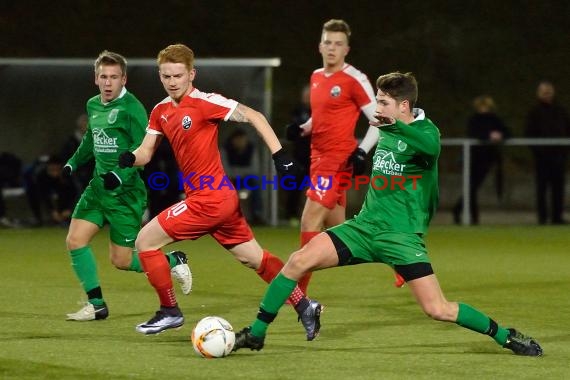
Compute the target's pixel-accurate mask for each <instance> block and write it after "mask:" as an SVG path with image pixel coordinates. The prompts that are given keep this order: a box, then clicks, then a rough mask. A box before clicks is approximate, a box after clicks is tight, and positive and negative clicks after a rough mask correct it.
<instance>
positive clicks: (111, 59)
mask: <svg viewBox="0 0 570 380" xmlns="http://www.w3.org/2000/svg"><path fill="white" fill-rule="evenodd" d="M112 65H119V66H120V67H121V72H122V73H123V76H125V75H127V60H126V58H125V57H123V56H122V55H120V54H118V53H113V52H112V51H109V50H103V51H102V52H101V54H99V56H98V57H97V59H96V60H95V63H94V64H93V67H94V68H95V73H98V72H99V67H100V66H112Z"/></svg>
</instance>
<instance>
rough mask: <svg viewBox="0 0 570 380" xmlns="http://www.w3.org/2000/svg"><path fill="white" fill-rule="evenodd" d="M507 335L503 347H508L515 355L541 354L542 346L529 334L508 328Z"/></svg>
mask: <svg viewBox="0 0 570 380" xmlns="http://www.w3.org/2000/svg"><path fill="white" fill-rule="evenodd" d="M508 330H509V336H508V337H507V343H505V344H504V346H503V347H504V348H508V349H509V350H511V351H513V352H514V353H515V354H516V355H523V356H542V348H541V347H540V345H539V344H538V342H537V341H536V340H534V339H533V338H531V337H530V336H526V335H523V334H521V333H520V332H519V331H517V330H515V329H513V328H509V329H508Z"/></svg>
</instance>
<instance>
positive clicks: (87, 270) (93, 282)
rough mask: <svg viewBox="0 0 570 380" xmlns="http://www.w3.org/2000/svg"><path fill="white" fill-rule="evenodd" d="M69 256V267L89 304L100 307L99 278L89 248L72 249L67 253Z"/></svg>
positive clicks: (101, 297) (101, 302) (101, 299)
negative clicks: (71, 268)
mask: <svg viewBox="0 0 570 380" xmlns="http://www.w3.org/2000/svg"><path fill="white" fill-rule="evenodd" d="M69 254H70V256H71V266H72V267H73V271H74V272H75V275H76V276H77V278H78V279H79V282H80V283H81V286H82V287H83V290H84V291H85V293H87V297H88V298H89V302H90V303H92V304H93V305H102V304H103V296H102V295H101V287H100V285H99V277H97V263H96V262H95V256H93V251H91V248H90V247H89V246H85V247H83V248H78V249H74V250H72V251H70V252H69Z"/></svg>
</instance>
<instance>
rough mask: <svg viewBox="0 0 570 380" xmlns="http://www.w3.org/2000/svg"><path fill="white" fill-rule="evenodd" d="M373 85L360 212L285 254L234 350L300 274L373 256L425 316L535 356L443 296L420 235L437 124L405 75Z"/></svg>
mask: <svg viewBox="0 0 570 380" xmlns="http://www.w3.org/2000/svg"><path fill="white" fill-rule="evenodd" d="M376 86H377V87H378V92H377V94H376V103H377V104H376V114H375V116H376V118H377V119H378V123H375V125H376V126H377V127H378V128H379V129H380V130H381V133H380V138H379V141H378V145H377V147H376V151H375V153H374V161H373V169H372V176H371V180H370V181H371V182H370V186H369V190H368V194H367V195H366V199H365V200H364V205H363V206H362V209H361V210H360V213H359V214H358V215H357V216H355V217H354V218H353V219H350V220H348V221H346V222H345V223H343V224H341V225H339V226H336V227H332V228H330V229H328V230H327V231H325V232H322V233H320V234H319V235H317V236H316V237H315V238H313V239H312V240H311V241H310V242H309V243H308V244H307V245H305V246H304V247H303V248H301V249H300V250H298V251H296V252H295V253H293V254H292V255H291V256H290V257H289V260H288V261H287V263H286V264H285V266H284V267H283V269H282V270H281V272H280V273H279V274H278V275H277V276H276V277H275V279H274V280H273V281H272V282H271V284H270V285H269V287H268V288H267V291H266V292H265V295H264V297H263V300H262V301H261V305H260V308H259V312H258V314H257V318H256V319H255V321H254V322H253V324H252V325H251V326H249V327H246V328H244V329H243V330H242V331H240V332H239V333H237V334H236V343H235V345H234V351H235V350H238V349H240V348H250V349H252V350H260V349H261V348H263V345H264V340H265V334H266V331H267V328H268V326H269V324H270V323H271V322H272V321H273V319H274V318H275V317H276V315H277V312H278V311H279V308H280V307H281V305H283V303H284V302H285V300H286V299H287V297H289V294H290V293H291V291H292V289H293V288H294V287H295V286H296V284H297V281H299V279H301V278H302V277H303V276H304V275H305V274H306V273H309V272H312V271H315V270H319V269H325V268H331V267H336V266H343V265H355V264H361V263H373V262H380V263H385V264H387V265H389V266H391V267H392V268H394V270H395V271H396V272H397V273H399V274H400V275H401V276H402V277H403V278H404V279H405V280H406V282H407V283H408V284H409V288H410V290H411V291H412V293H413V295H414V298H415V299H416V301H417V302H418V304H419V305H420V307H421V308H422V310H423V312H424V313H426V314H427V315H428V316H430V317H431V318H433V319H435V320H438V321H444V322H454V323H456V324H458V325H459V326H462V327H465V328H467V329H470V330H473V331H476V332H479V333H481V334H487V335H489V336H490V337H491V338H492V339H494V340H495V342H497V343H498V344H499V345H501V346H502V347H505V348H508V349H511V350H512V351H513V352H514V353H515V354H519V355H528V356H541V355H542V348H541V347H540V345H539V344H538V343H537V342H536V341H535V340H534V339H533V338H531V337H528V336H525V335H523V334H521V333H520V332H519V331H517V330H515V329H513V328H505V327H503V326H500V325H499V324H497V322H495V321H494V320H493V319H491V318H490V317H488V316H487V315H485V314H483V313H482V312H481V311H479V310H477V309H475V308H473V307H471V306H469V305H467V304H464V303H458V302H450V301H448V300H447V299H446V298H445V297H444V295H443V292H442V290H441V288H440V286H439V283H438V281H437V278H436V276H435V274H434V272H433V269H432V266H431V264H430V259H429V256H428V253H427V251H426V248H425V244H424V240H423V237H424V235H425V234H426V232H427V228H428V225H429V222H430V220H431V218H432V216H433V214H434V212H435V210H436V207H437V204H438V197H439V194H438V193H439V190H438V173H437V165H438V157H439V153H440V141H439V135H440V134H439V130H438V129H437V127H436V126H435V125H434V124H433V123H432V122H431V121H430V120H429V119H428V118H426V116H425V113H424V111H423V110H421V109H418V108H414V104H415V103H416V101H417V96H418V88H417V82H416V79H415V78H414V76H413V75H412V74H411V73H407V74H402V73H398V72H395V73H390V74H386V75H382V76H380V77H379V78H378V80H377V81H376Z"/></svg>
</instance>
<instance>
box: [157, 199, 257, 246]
mask: <svg viewBox="0 0 570 380" xmlns="http://www.w3.org/2000/svg"><path fill="white" fill-rule="evenodd" d="M157 218H158V223H160V225H161V226H162V228H163V229H164V231H165V232H166V233H167V234H168V236H170V237H171V238H173V239H174V240H175V241H179V240H196V239H198V238H199V237H202V236H204V235H207V234H210V235H212V237H213V238H214V239H216V241H217V242H218V243H220V244H221V245H224V246H225V245H236V244H240V243H245V242H248V241H250V240H252V239H253V233H252V232H251V228H250V227H249V225H248V224H247V221H246V220H245V217H244V216H243V214H242V212H241V209H240V207H239V199H238V196H237V193H236V192H235V191H231V192H228V193H226V194H224V197H223V198H220V197H219V196H216V197H209V196H193V197H190V198H186V199H185V200H183V201H180V202H178V203H176V204H174V205H172V206H171V207H169V208H167V209H165V210H163V211H162V212H161V213H160V214H159V215H158V216H157Z"/></svg>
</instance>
